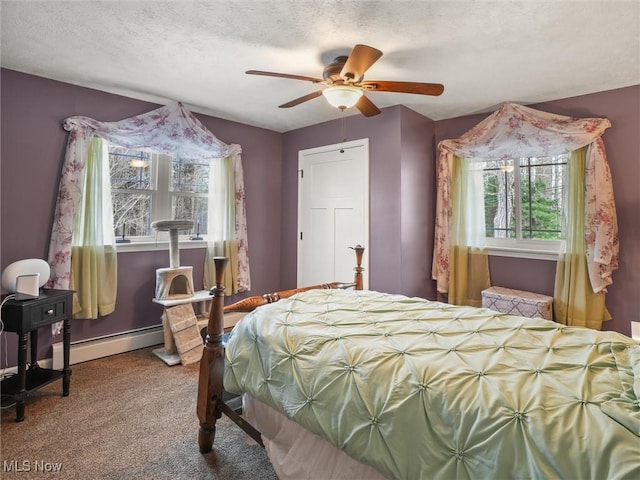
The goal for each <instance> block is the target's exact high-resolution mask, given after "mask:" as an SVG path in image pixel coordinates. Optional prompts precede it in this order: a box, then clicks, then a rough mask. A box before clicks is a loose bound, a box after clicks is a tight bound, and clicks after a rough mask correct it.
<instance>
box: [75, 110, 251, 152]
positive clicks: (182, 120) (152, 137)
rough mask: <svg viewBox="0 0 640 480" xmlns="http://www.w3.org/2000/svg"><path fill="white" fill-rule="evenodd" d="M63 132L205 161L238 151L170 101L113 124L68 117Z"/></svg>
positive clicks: (91, 119)
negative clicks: (88, 134)
mask: <svg viewBox="0 0 640 480" xmlns="http://www.w3.org/2000/svg"><path fill="white" fill-rule="evenodd" d="M64 129H65V130H67V131H73V130H78V129H88V130H89V131H90V132H91V133H92V134H93V135H97V136H99V137H101V138H104V139H105V140H107V141H109V142H112V143H115V144H116V145H120V146H121V147H126V148H148V149H151V150H153V151H156V152H158V153H163V154H165V155H175V156H183V157H186V158H191V159H198V160H206V159H210V158H225V157H228V156H230V155H233V154H238V153H240V152H241V151H242V149H241V148H240V145H236V144H231V145H227V144H226V143H224V142H222V141H220V140H219V139H218V138H216V136H215V135H214V134H213V133H211V132H210V131H209V130H208V129H207V128H206V127H205V126H204V125H202V123H201V122H200V120H198V119H197V118H196V117H195V116H194V115H193V114H192V113H191V112H190V111H189V110H188V109H187V108H186V107H185V106H184V105H183V104H182V103H179V102H174V103H171V104H169V105H166V106H164V107H160V108H158V109H156V110H152V111H151V112H147V113H143V114H141V115H137V116H135V117H131V118H126V119H124V120H119V121H117V122H100V121H98V120H94V119H93V118H88V117H81V116H78V117H70V118H67V119H66V120H65V121H64Z"/></svg>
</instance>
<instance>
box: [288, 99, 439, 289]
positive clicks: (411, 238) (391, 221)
mask: <svg viewBox="0 0 640 480" xmlns="http://www.w3.org/2000/svg"><path fill="white" fill-rule="evenodd" d="M433 131H434V129H433V122H432V121H431V120H429V119H427V118H425V117H423V116H421V115H418V114H416V113H415V112H413V111H412V110H409V109H407V108H406V107H402V106H398V107H390V108H385V109H383V110H382V114H380V115H377V116H375V117H369V118H366V117H363V116H362V115H354V116H349V117H347V118H346V132H347V137H348V140H356V139H361V138H368V139H369V156H370V159H369V164H370V166H369V168H370V182H371V183H370V206H369V208H370V220H369V221H370V243H371V244H370V245H364V246H365V247H366V248H367V252H368V254H369V259H370V267H369V268H370V271H369V272H365V275H368V276H369V288H371V289H373V290H379V291H384V292H390V293H399V292H403V293H407V294H411V295H420V296H423V297H430V298H434V296H435V288H434V287H433V284H432V282H431V281H430V280H429V279H428V275H425V272H427V271H430V268H431V267H430V264H429V262H430V254H429V253H428V252H429V251H430V250H428V248H429V247H428V245H429V244H431V245H432V244H433V239H432V238H430V237H431V236H432V233H431V231H432V227H430V225H431V224H432V223H433V211H434V210H435V195H434V193H433V187H432V186H433V185H434V183H435V181H434V177H433V175H434V173H433V172H434V171H435V163H434V150H433ZM341 139H342V134H341V121H340V120H334V121H331V122H325V123H321V124H318V125H314V126H311V127H306V128H301V129H298V130H292V131H290V132H287V133H285V134H284V141H283V157H282V185H283V192H282V237H281V249H282V263H281V284H282V288H293V287H295V286H296V269H297V264H296V248H297V246H296V245H297V239H296V235H297V215H298V213H297V199H298V190H297V183H298V182H297V175H296V171H297V169H298V167H297V165H298V152H299V151H300V150H305V149H309V148H314V147H319V146H323V145H332V144H337V143H340V141H341ZM427 269H428V270H427Z"/></svg>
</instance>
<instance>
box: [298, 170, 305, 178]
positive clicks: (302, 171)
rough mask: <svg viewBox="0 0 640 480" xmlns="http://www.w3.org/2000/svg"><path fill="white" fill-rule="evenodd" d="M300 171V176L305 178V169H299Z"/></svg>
mask: <svg viewBox="0 0 640 480" xmlns="http://www.w3.org/2000/svg"><path fill="white" fill-rule="evenodd" d="M298 171H299V172H300V178H304V170H298Z"/></svg>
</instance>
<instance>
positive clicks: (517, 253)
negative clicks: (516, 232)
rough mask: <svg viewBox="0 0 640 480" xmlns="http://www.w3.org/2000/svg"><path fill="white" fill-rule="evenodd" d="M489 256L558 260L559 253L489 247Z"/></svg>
mask: <svg viewBox="0 0 640 480" xmlns="http://www.w3.org/2000/svg"><path fill="white" fill-rule="evenodd" d="M487 250H488V251H489V255H491V256H494V257H515V258H528V259H532V260H552V261H554V262H555V261H557V260H558V255H559V252H558V251H554V250H536V249H530V248H516V247H495V246H492V247H487Z"/></svg>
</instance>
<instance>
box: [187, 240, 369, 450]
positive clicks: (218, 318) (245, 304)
mask: <svg viewBox="0 0 640 480" xmlns="http://www.w3.org/2000/svg"><path fill="white" fill-rule="evenodd" d="M350 248H352V249H353V250H355V251H356V259H357V266H356V267H355V271H356V276H355V281H354V282H353V283H340V282H332V283H325V284H321V285H313V286H310V287H300V288H294V289H291V290H282V291H279V292H275V293H268V294H264V295H262V296H253V297H248V298H245V299H243V300H240V301H238V302H236V303H234V304H232V305H228V306H226V307H225V306H224V285H223V279H224V271H225V268H226V267H227V261H228V259H227V258H226V257H214V259H213V262H214V264H215V268H216V285H215V287H213V288H212V289H211V292H212V294H213V301H212V302H211V310H209V323H208V324H207V334H206V337H205V341H204V348H203V351H202V358H201V359H200V377H199V379H198V404H197V413H198V420H200V429H199V430H198V445H199V447H200V453H208V452H210V451H211V449H212V448H213V441H214V439H215V435H216V421H217V420H218V419H219V418H220V417H221V416H222V414H223V413H224V414H225V415H227V416H228V417H229V418H230V419H231V420H232V421H233V422H235V423H236V424H237V425H238V426H239V427H240V428H242V429H243V430H244V431H245V432H247V434H248V435H249V436H251V438H253V439H254V440H255V441H256V442H257V443H258V444H260V445H262V446H264V445H263V443H262V438H261V436H260V432H258V431H257V430H256V429H255V428H254V427H253V426H251V425H250V424H249V423H247V422H246V421H244V420H243V419H242V417H241V416H240V414H239V413H238V411H236V410H234V409H233V408H231V407H230V406H229V405H227V404H225V403H224V401H223V392H224V384H223V377H224V345H223V344H222V335H223V333H224V314H225V313H226V312H251V311H253V310H255V309H256V308H258V307H259V306H261V305H266V304H269V303H273V302H277V301H278V300H280V299H282V298H287V297H290V296H291V295H294V294H296V293H300V292H304V291H307V290H312V289H319V288H327V289H330V288H334V289H335V288H339V289H343V288H352V287H355V289H356V290H362V272H363V271H364V268H362V266H361V265H362V253H363V252H364V247H361V246H360V245H356V246H355V247H350Z"/></svg>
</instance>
